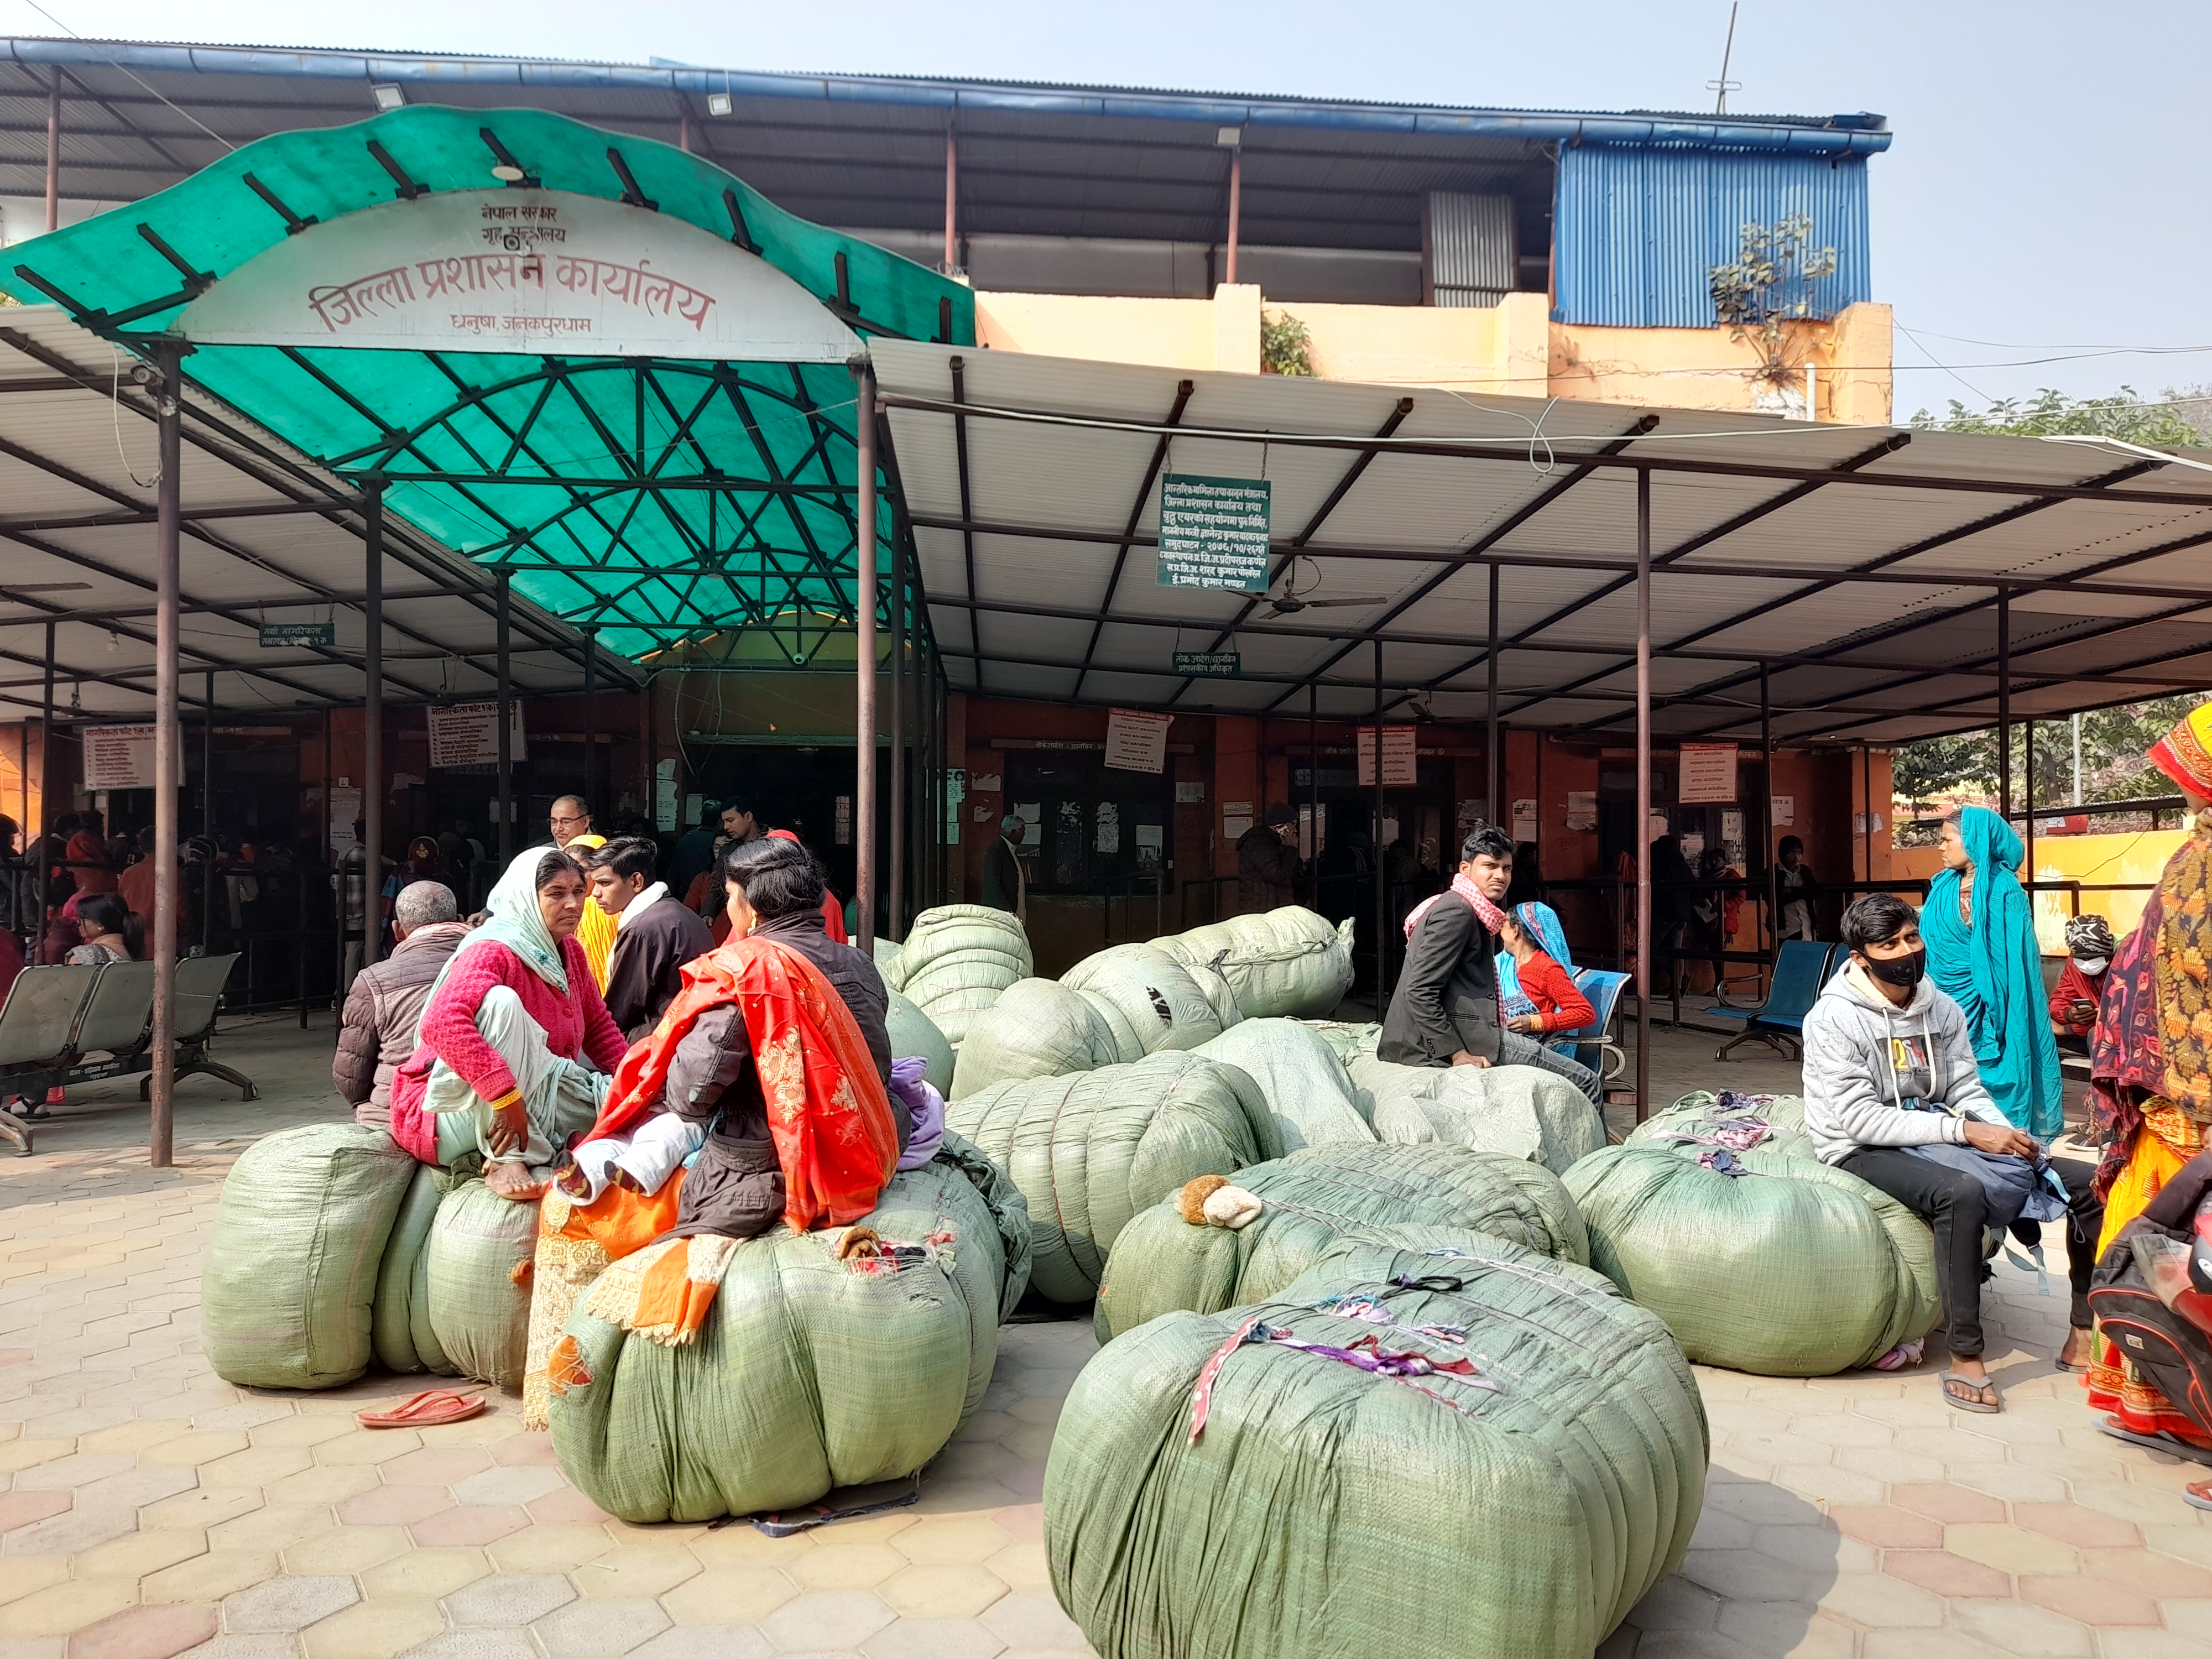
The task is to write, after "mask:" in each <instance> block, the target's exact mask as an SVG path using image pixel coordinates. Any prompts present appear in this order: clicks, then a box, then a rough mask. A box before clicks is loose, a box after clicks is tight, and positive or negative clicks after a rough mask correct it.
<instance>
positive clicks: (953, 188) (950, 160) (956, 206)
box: [945, 121, 960, 276]
mask: <svg viewBox="0 0 2212 1659" xmlns="http://www.w3.org/2000/svg"><path fill="white" fill-rule="evenodd" d="M959 225H960V145H959V141H958V140H957V138H956V137H954V135H953V131H952V123H951V122H950V121H947V122H946V123H945V275H946V276H951V274H952V273H953V272H954V271H956V270H958V269H959V268H960V231H959Z"/></svg>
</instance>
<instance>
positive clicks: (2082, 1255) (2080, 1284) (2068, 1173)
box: [2012, 1158, 2105, 1331]
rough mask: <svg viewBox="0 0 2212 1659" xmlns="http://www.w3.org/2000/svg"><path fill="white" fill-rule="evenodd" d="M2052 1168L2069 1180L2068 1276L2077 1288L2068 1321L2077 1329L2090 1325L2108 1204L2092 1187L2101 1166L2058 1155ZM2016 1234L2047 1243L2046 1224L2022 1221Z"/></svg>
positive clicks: (2015, 1228) (2025, 1239)
mask: <svg viewBox="0 0 2212 1659" xmlns="http://www.w3.org/2000/svg"><path fill="white" fill-rule="evenodd" d="M2051 1170H2052V1172H2053V1173H2054V1174H2056V1175H2057V1177H2058V1178H2059V1180H2061V1181H2063V1182H2065V1183H2066V1277H2067V1279H2069V1281H2070V1282H2071V1284H2072V1285H2073V1291H2074V1304H2073V1306H2072V1307H2071V1308H2070V1309H2069V1310H2068V1313H2067V1323H2069V1325H2071V1326H2073V1328H2075V1330H2077V1331H2086V1330H2087V1329H2088V1328H2089V1325H2090V1319H2089V1276H2090V1275H2091V1274H2092V1273H2095V1272H2096V1270H2097V1235H2098V1234H2099V1233H2100V1232H2102V1231H2104V1230H2105V1206H2103V1205H2102V1204H2100V1202H2098V1200H2097V1195H2096V1194H2094V1193H2093V1192H2091V1191H2090V1190H2089V1183H2090V1182H2091V1181H2092V1180H2093V1179H2094V1178H2095V1176H2096V1174H2097V1166H2096V1165H2095V1164H2093V1163H2091V1162H2089V1161H2088V1160H2087V1158H2052V1159H2051ZM2012 1236H2013V1237H2015V1238H2016V1239H2018V1240H2019V1241H2020V1242H2021V1243H2023V1244H2026V1245H2028V1246H2030V1247H2031V1248H2033V1246H2035V1245H2038V1244H2040V1243H2043V1224H2042V1223H2041V1222H2039V1221H2021V1222H2016V1223H2015V1224H2014V1225H2013V1230H2012Z"/></svg>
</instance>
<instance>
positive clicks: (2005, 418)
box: [1912, 386, 2204, 449]
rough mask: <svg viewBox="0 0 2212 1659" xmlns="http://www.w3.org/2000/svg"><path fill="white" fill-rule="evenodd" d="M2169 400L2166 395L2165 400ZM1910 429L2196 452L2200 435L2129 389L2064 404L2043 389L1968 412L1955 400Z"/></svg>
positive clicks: (2059, 395) (1917, 418)
mask: <svg viewBox="0 0 2212 1659" xmlns="http://www.w3.org/2000/svg"><path fill="white" fill-rule="evenodd" d="M2169 395H2171V394H2169ZM1912 424H1913V425H1914V426H1915V427H1917V428H1919V429H1920V430H1922V431H1923V432H1927V431H1936V432H1978V433H1986V434H1993V435H1999V436H2009V437H2023V438H2048V437H2061V436H2064V437H2096V438H2118V439H2120V440H2122V441H2124V442H2127V443H2131V444H2144V445H2148V447H2151V448H2154V449H2158V448H2166V449H2175V448H2196V447H2200V446H2202V445H2203V442H2204V436H2203V434H2202V433H2201V432H2199V431H2198V430H2197V428H2196V427H2195V426H2192V425H2191V423H2190V422H2188V421H2187V420H2185V419H2184V418H2183V417H2182V416H2181V414H2179V413H2178V412H2176V410H2173V409H2172V408H2169V407H2167V406H2166V405H2165V404H2147V403H2145V402H2143V401H2142V398H2141V397H2140V396H2138V395H2137V393H2136V389H2135V388H2134V387H2133V386H2122V387H2121V388H2120V389H2119V392H2118V393H2117V394H2115V395H2114V396H2112V397H2109V398H2069V397H2068V396H2067V395H2066V394H2065V393H2064V392H2058V391H2056V390H2054V389H2053V388H2051V387H2050V386H2045V387H2044V388H2043V390H2042V391H2040V392H2037V393H2036V394H2035V395H2034V396H2033V398H1998V399H1997V400H1996V402H1995V403H1993V404H1990V406H1989V407H1988V408H1987V409H1984V410H1971V409H1968V408H1967V407H1966V405H1965V404H1962V403H1960V402H1959V401H1958V400H1957V399H1956V398H1953V399H1952V400H1951V407H1950V411H1949V412H1948V414H1946V415H1944V416H1942V418H1941V419H1938V418H1937V417H1936V416H1933V415H1931V414H1929V412H1928V411H1927V410H1924V409H1923V410H1920V411H1919V412H1918V413H1917V414H1916V415H1914V416H1913V417H1912Z"/></svg>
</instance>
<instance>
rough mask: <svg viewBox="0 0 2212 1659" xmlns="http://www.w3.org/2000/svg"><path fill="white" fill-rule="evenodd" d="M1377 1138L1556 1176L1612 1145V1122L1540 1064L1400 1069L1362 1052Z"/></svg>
mask: <svg viewBox="0 0 2212 1659" xmlns="http://www.w3.org/2000/svg"><path fill="white" fill-rule="evenodd" d="M1350 1066H1351V1072H1352V1082H1353V1084H1354V1085H1356V1086H1358V1088H1360V1089H1362V1090H1364V1091H1366V1093H1367V1094H1368V1096H1369V1097H1370V1099H1371V1101H1372V1106H1371V1113H1372V1115H1373V1118H1374V1122H1375V1133H1376V1138H1377V1139H1382V1140H1389V1141H1398V1142H1401V1143H1404V1144H1407V1145H1419V1144H1421V1143H1423V1142H1427V1141H1437V1140H1440V1141H1444V1142H1448V1143H1449V1144H1450V1145H1452V1146H1471V1147H1473V1148H1474V1149H1475V1150H1476V1151H1477V1152H1503V1153H1504V1154H1505V1156H1507V1157H1508V1158H1527V1159H1528V1160H1530V1161H1531V1162H1533V1163H1536V1164H1542V1165H1543V1166H1544V1167H1545V1168H1546V1169H1547V1170H1551V1171H1552V1173H1553V1174H1554V1175H1565V1173H1566V1172H1567V1171H1568V1170H1570V1169H1571V1168H1573V1167H1574V1164H1575V1163H1576V1161H1577V1159H1580V1158H1585V1157H1587V1156H1589V1154H1590V1153H1592V1152H1595V1151H1596V1150H1597V1149H1598V1148H1599V1147H1601V1146H1604V1145H1605V1139H1606V1136H1605V1120H1604V1119H1603V1118H1602V1117H1601V1116H1600V1115H1598V1109H1597V1108H1596V1107H1595V1106H1593V1105H1591V1104H1590V1103H1589V1101H1588V1100H1586V1099H1584V1098H1583V1093H1582V1091H1580V1090H1579V1089H1577V1088H1576V1087H1575V1086H1574V1085H1573V1084H1571V1083H1569V1082H1568V1081H1567V1080H1566V1079H1565V1078H1558V1077H1553V1075H1552V1074H1551V1073H1549V1072H1547V1071H1542V1070H1540V1069H1539V1068H1538V1067H1536V1066H1400V1065H1396V1064H1394V1063H1393V1062H1391V1061H1389V1060H1377V1059H1376V1058H1375V1054H1374V1050H1373V1049H1372V1048H1361V1049H1358V1050H1357V1051H1355V1052H1354V1053H1353V1054H1352V1059H1351V1060H1350Z"/></svg>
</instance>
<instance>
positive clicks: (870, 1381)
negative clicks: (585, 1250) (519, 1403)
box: [549, 1134, 1029, 1522]
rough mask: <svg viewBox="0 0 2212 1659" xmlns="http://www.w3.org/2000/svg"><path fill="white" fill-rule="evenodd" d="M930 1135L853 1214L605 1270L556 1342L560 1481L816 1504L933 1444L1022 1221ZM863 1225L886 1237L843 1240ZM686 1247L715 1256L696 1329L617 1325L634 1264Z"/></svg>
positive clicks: (691, 1512) (716, 1504) (978, 1343)
mask: <svg viewBox="0 0 2212 1659" xmlns="http://www.w3.org/2000/svg"><path fill="white" fill-rule="evenodd" d="M945 1143H946V1150H945V1152H941V1153H939V1156H937V1157H936V1158H932V1159H931V1160H930V1161H929V1162H928V1163H927V1164H924V1165H922V1166H921V1168H920V1169H919V1170H907V1171H904V1172H902V1173H901V1174H899V1175H896V1176H893V1177H892V1179H891V1182H890V1186H889V1187H887V1188H885V1189H884V1194H883V1199H882V1201H881V1202H880V1203H879V1204H878V1206H876V1208H875V1209H874V1210H873V1211H872V1212H870V1213H869V1214H868V1215H866V1216H864V1217H863V1218H861V1219H860V1221H859V1222H858V1223H856V1224H855V1225H854V1226H853V1227H850V1228H846V1227H831V1228H825V1229H823V1230H822V1231H817V1232H810V1233H793V1232H791V1231H788V1230H787V1229H785V1228H782V1227H778V1228H777V1229H776V1230H775V1231H774V1232H771V1233H768V1234H765V1235H763V1236H762V1237H758V1238H753V1239H747V1240H744V1241H742V1242H739V1243H735V1244H732V1243H730V1242H729V1241H726V1240H684V1239H678V1240H675V1241H672V1242H671V1243H665V1244H655V1245H653V1246H650V1247H648V1248H647V1249H643V1250H641V1251H639V1252H638V1253H637V1254H635V1255H629V1256H625V1257H624V1258H623V1259H622V1260H621V1261H617V1262H616V1263H614V1264H613V1266H611V1267H609V1268H608V1269H607V1270H606V1271H605V1273H602V1274H601V1275H600V1277H599V1280H598V1281H597V1282H596V1283H595V1284H594V1285H592V1288H591V1289H590V1290H589V1291H586V1293H585V1295H584V1296H583V1297H582V1298H581V1299H580V1301H579V1303H578V1304H577V1306H576V1310H575V1311H574V1314H572V1315H571V1316H570V1317H569V1320H568V1327H567V1329H566V1331H565V1333H564V1334H563V1335H562V1339H561V1340H560V1341H559V1342H558V1343H557V1344H556V1346H555V1348H554V1363H553V1365H552V1368H551V1370H550V1398H549V1415H550V1424H551V1428H552V1432H553V1449H554V1453H555V1455H556V1456H557V1457H558V1458H559V1459H560V1462H561V1467H562V1469H563V1470H565V1471H566V1472H567V1474H568V1478H569V1479H570V1480H573V1481H574V1482H575V1484H576V1485H577V1486H579V1487H580V1488H581V1489H582V1491H583V1492H584V1493H585V1495H586V1496H587V1497H588V1498H591V1500H592V1502H593V1503H595V1504H598V1505H599V1507H600V1508H601V1509H604V1510H606V1511H607V1512H608V1513H609V1514H611V1515H614V1516H618V1517H620V1518H621V1519H623V1520H624V1521H633V1522H649V1521H707V1520H711V1519H713V1518H714V1517H715V1516H722V1515H748V1514H751V1513H754V1512H756V1511H758V1510H783V1509H790V1508H793V1507H795V1506H797V1505H799V1504H811V1503H812V1502H814V1501H815V1500H816V1499H817V1498H821V1497H822V1496H823V1494H824V1493H825V1492H829V1490H830V1489H831V1488H832V1487H835V1486H864V1485H866V1484H867V1483H869V1482H871V1481H877V1480H896V1479H897V1478H899V1477H901V1476H903V1475H908V1474H913V1473H914V1472H915V1470H917V1469H919V1468H921V1467H922V1466H923V1465H924V1464H925V1463H927V1462H929V1461H930V1459H932V1458H933V1457H935V1456H936V1455H937V1454H938V1453H939V1451H941V1450H943V1449H944V1447H945V1443H946V1442H947V1441H949V1440H950V1439H951V1437H952V1436H953V1434H954V1433H955V1432H956V1431H957V1430H958V1428H959V1426H960V1425H961V1424H962V1423H963V1422H965V1421H966V1420H967V1419H968V1418H969V1416H970V1415H971V1414H973V1413H974V1412H975V1409H976V1408H977V1407H979V1406H980V1405H981V1403H982V1400H983V1395H984V1394H985V1392H986V1391H987V1389H989V1387H990V1383H991V1370H992V1367H993V1366H994V1364H996V1363H997V1358H998V1340H999V1325H1000V1321H1001V1320H1002V1319H1003V1318H1004V1317H1005V1316H1006V1315H1007V1314H1009V1313H1011V1312H1012V1309H1013V1305H1014V1304H1015V1303H1016V1302H1017V1301H1018V1300H1019V1299H1020V1297H1021V1294H1022V1290H1023V1287H1024V1280H1025V1279H1026V1272H1025V1269H1026V1263H1027V1258H1026V1251H1027V1249H1028V1232H1029V1228H1028V1218H1027V1217H1026V1216H1025V1215H1024V1213H1023V1210H1022V1200H1021V1195H1020V1194H1018V1193H1017V1192H1015V1191H1014V1190H1013V1188H1012V1186H1011V1185H1010V1184H1009V1183H1007V1182H1006V1179H1005V1177H1004V1176H1002V1175H1000V1173H999V1172H997V1171H996V1170H993V1169H992V1167H991V1165H990V1163H989V1160H987V1158H983V1157H982V1156H981V1154H980V1153H978V1152H976V1151H975V1149H974V1148H973V1147H972V1146H966V1145H965V1144H964V1143H963V1142H961V1141H960V1139H959V1137H957V1135H950V1134H948V1135H947V1136H946V1137H945ZM979 1182H980V1183H981V1184H980V1185H979V1184H978V1183H979ZM864 1229H866V1230H872V1231H873V1233H874V1234H875V1235H876V1237H877V1239H878V1241H879V1243H878V1244H877V1245H875V1246H874V1247H873V1248H875V1249H878V1250H883V1249H884V1248H885V1247H896V1249H893V1250H892V1251H891V1253H889V1254H878V1255H857V1254H855V1255H849V1256H848V1255H841V1251H845V1250H848V1249H854V1248H857V1247H858V1246H859V1244H860V1237H861V1236H862V1230H864ZM694 1247H703V1248H704V1249H706V1250H711V1251H712V1252H713V1253H714V1254H716V1255H720V1256H721V1257H722V1258H723V1259H722V1261H721V1262H720V1271H719V1277H718V1281H717V1282H718V1284H719V1289H718V1290H717V1291H716V1292H715V1296H714V1305H713V1306H712V1307H711V1308H709V1309H708V1312H707V1316H706V1321H705V1323H704V1324H703V1326H702V1328H700V1330H699V1332H698V1334H697V1336H696V1339H695V1340H692V1341H690V1342H688V1343H684V1344H682V1345H680V1346H675V1345H671V1344H669V1343H667V1342H665V1341H661V1340H655V1339H654V1337H653V1335H652V1334H650V1333H641V1332H638V1331H635V1330H633V1329H629V1328H626V1327H625V1323H624V1318H625V1314H624V1312H623V1310H624V1309H625V1307H630V1308H634V1307H635V1282H636V1279H638V1277H639V1276H640V1275H641V1274H643V1273H645V1272H647V1270H648V1269H649V1268H650V1267H652V1266H653V1263H654V1262H655V1261H657V1260H658V1259H659V1256H660V1255H663V1254H664V1253H665V1252H667V1251H669V1250H671V1249H675V1250H690V1249H694ZM716 1247H719V1248H716ZM702 1259H705V1256H704V1255H702V1254H696V1253H695V1254H694V1255H693V1256H692V1260H693V1261H694V1263H695V1264H696V1263H697V1262H698V1261H702ZM694 1270H695V1272H696V1267H695V1269H694Z"/></svg>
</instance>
